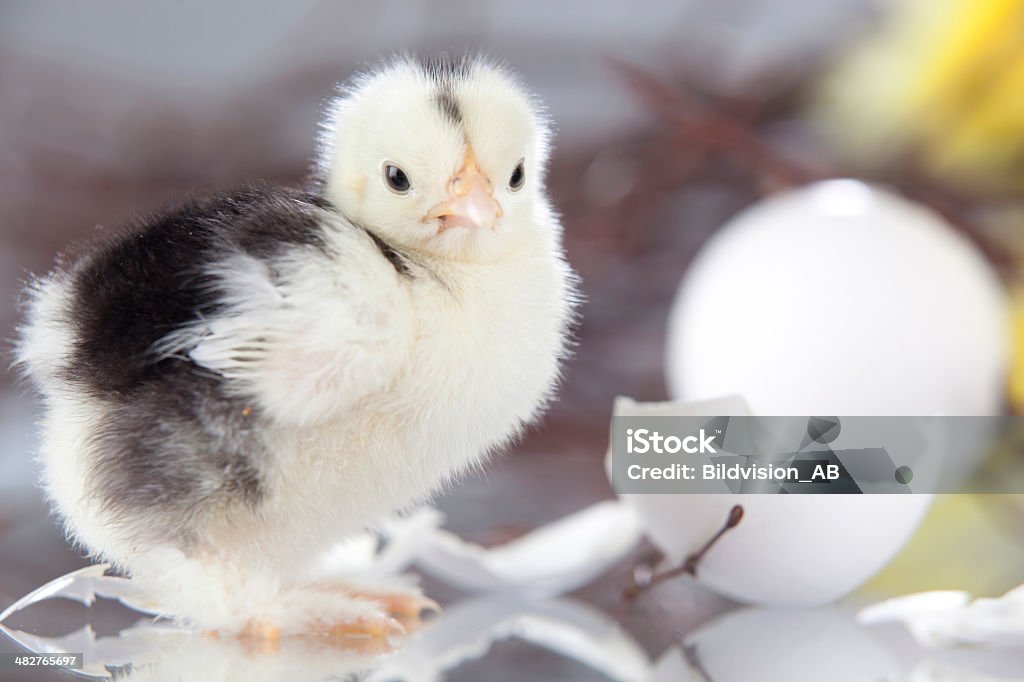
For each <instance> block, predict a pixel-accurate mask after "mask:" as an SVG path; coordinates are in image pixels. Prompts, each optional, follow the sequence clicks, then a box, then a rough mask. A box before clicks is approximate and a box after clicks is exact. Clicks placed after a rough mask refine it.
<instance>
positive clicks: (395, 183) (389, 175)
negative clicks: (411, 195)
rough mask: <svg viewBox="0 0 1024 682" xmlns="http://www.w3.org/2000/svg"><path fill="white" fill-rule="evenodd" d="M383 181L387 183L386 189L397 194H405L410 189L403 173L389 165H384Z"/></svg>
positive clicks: (406, 177)
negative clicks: (388, 188)
mask: <svg viewBox="0 0 1024 682" xmlns="http://www.w3.org/2000/svg"><path fill="white" fill-rule="evenodd" d="M384 179H385V180H386V181H387V183H388V187H390V188H391V189H392V190H393V191H395V192H398V193H399V194H405V193H406V192H408V191H409V188H410V187H412V185H411V184H410V183H409V176H407V175H406V174H405V171H404V170H402V169H401V168H399V167H398V166H395V165H393V164H390V163H388V164H385V165H384Z"/></svg>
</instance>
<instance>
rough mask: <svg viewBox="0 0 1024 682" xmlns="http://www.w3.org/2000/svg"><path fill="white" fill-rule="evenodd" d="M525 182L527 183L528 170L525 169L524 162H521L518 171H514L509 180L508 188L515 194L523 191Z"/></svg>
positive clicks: (517, 166)
mask: <svg viewBox="0 0 1024 682" xmlns="http://www.w3.org/2000/svg"><path fill="white" fill-rule="evenodd" d="M524 182H526V170H525V169H524V168H523V162H522V161H520V162H519V164H518V165H516V169H515V170H514V171H512V177H510V178H509V179H508V187H509V189H511V190H512V191H513V192H515V191H517V190H520V189H522V187H523V183H524Z"/></svg>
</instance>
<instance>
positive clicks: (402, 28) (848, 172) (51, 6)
mask: <svg viewBox="0 0 1024 682" xmlns="http://www.w3.org/2000/svg"><path fill="white" fill-rule="evenodd" d="M467 47H468V48H479V49H483V50H485V51H486V52H488V53H490V54H493V55H495V56H497V57H500V58H503V59H505V60H507V61H508V63H509V64H510V65H511V66H512V67H513V68H514V69H515V70H517V71H518V72H519V73H520V74H521V75H522V76H523V78H524V80H525V81H526V82H527V83H529V85H530V87H531V88H533V89H534V90H535V91H537V92H538V93H539V94H540V96H541V97H542V98H543V99H544V100H545V101H546V103H547V105H548V107H549V109H550V113H551V116H552V117H553V119H554V120H555V122H556V124H557V129H558V132H557V138H556V149H555V153H554V156H553V167H552V170H551V173H550V185H551V187H550V190H551V193H552V196H553V199H554V203H555V205H556V206H558V208H559V209H560V210H561V212H562V213H563V215H564V222H565V226H566V230H565V235H566V246H567V251H568V255H569V260H570V261H571V263H572V264H573V266H574V267H575V268H576V269H577V271H578V272H579V273H580V275H581V276H582V279H583V283H584V284H583V290H584V292H585V295H586V299H587V302H586V304H585V306H584V309H583V317H582V323H581V325H580V327H579V331H578V339H579V345H578V349H577V354H576V357H575V358H574V359H573V360H572V362H571V363H570V365H569V368H568V374H567V379H566V382H565V384H564V388H563V390H562V392H561V398H560V400H559V401H558V402H557V404H556V405H555V406H554V408H553V410H552V411H551V413H550V414H549V416H548V417H547V418H546V420H545V422H544V424H543V425H542V426H541V427H540V428H538V429H536V430H534V431H533V432H532V433H531V435H530V436H529V437H528V438H527V439H526V440H525V441H524V442H523V443H522V444H520V445H519V446H518V447H517V448H516V450H515V452H514V453H513V454H512V455H511V456H509V457H506V458H504V459H502V460H500V461H498V462H496V463H495V465H494V466H492V467H491V468H490V469H489V471H488V474H487V475H486V476H480V477H477V478H473V479H471V480H469V481H468V482H467V483H466V485H465V486H463V487H461V488H459V489H457V490H456V491H455V492H453V493H452V494H451V495H449V496H447V497H446V498H445V499H444V500H442V501H441V507H442V509H444V510H445V511H446V512H447V513H448V514H449V527H451V528H453V529H454V530H456V531H458V532H460V533H462V534H463V535H464V536H466V537H467V538H470V539H473V540H477V541H481V542H484V543H496V542H501V541H503V540H505V539H508V538H510V537H514V536H515V535H517V534H519V533H522V532H523V531H524V530H527V529H529V528H532V527H534V526H536V525H538V524H540V523H543V522H546V521H548V520H550V519H553V518H556V517H558V516H560V515H563V514H565V513H568V512H570V511H573V510H575V509H578V508H580V507H582V506H584V505H586V504H588V503H590V502H592V501H595V500H599V499H602V498H607V497H610V496H611V495H612V492H611V490H610V488H609V487H608V484H607V482H606V480H605V477H604V473H603V469H602V467H601V466H600V462H601V461H602V458H603V456H604V453H605V449H606V446H607V433H608V418H609V416H610V413H611V406H612V400H613V398H614V397H615V396H616V395H619V394H623V395H629V396H632V397H634V398H636V399H638V400H649V401H653V400H661V399H665V398H666V397H667V396H668V389H667V387H666V383H665V379H664V375H665V369H664V357H665V353H666V349H665V343H666V342H665V339H666V332H667V327H668V311H669V309H670V306H671V304H672V301H673V298H674V296H675V295H676V290H677V287H678V286H679V283H680V281H681V279H682V278H683V276H684V274H685V273H686V271H687V266H688V265H689V264H690V262H691V261H692V260H693V258H694V257H695V254H697V253H698V250H699V249H700V247H701V246H702V245H703V244H704V243H705V242H706V240H707V239H708V238H709V237H710V236H712V235H713V234H714V233H715V232H716V230H718V229H719V228H720V227H721V226H722V225H723V224H725V223H727V222H728V221H729V220H730V219H731V218H732V217H733V216H735V215H736V214H737V213H738V212H740V211H741V210H743V209H745V208H747V207H749V206H751V205H752V204H754V203H756V202H757V201H759V200H760V199H762V198H763V197H765V196H768V195H770V194H771V193H773V192H776V191H779V190H781V189H785V188H789V187H796V186H800V185H802V184H804V183H808V182H812V181H815V180H819V179H824V178H829V177H858V178H864V179H867V180H870V181H873V182H877V183H881V184H884V185H886V186H888V187H889V188H891V189H892V190H893V191H895V192H896V193H898V194H901V195H903V196H905V197H907V198H909V199H911V200H913V201H915V202H918V203H920V204H921V205H924V206H926V207H928V208H929V209H930V210H931V211H934V212H935V213H937V214H938V215H940V216H942V219H943V220H944V221H946V222H948V223H949V224H950V225H952V226H953V228H954V229H955V230H957V231H958V232H959V233H960V234H962V235H964V236H965V237H966V238H967V239H969V240H970V242H971V243H973V244H974V245H975V246H976V247H977V249H978V251H979V252H980V253H982V254H983V255H984V258H985V259H986V260H987V262H988V263H989V265H990V267H991V268H992V270H993V272H995V273H996V274H997V275H998V277H999V278H1000V281H1001V282H1002V283H1003V285H1004V286H1005V287H1006V292H1007V303H1006V313H1007V315H1008V316H1010V317H1011V318H1013V319H1018V318H1019V319H1020V320H1024V315H1018V314H1017V313H1015V311H1016V310H1017V307H1016V304H1015V303H1014V301H1016V300H1018V299H1017V297H1016V296H1015V295H1014V292H1015V286H1016V281H1017V277H1018V270H1019V268H1020V266H1021V265H1022V264H1024V230H1022V226H1024V96H1022V93H1024V2H1020V1H1017V0H977V1H971V0H931V1H929V2H925V1H920V0H902V1H889V2H881V1H876V2H872V1H870V0H658V1H655V2H646V3H643V4H642V6H640V5H638V3H635V2H628V1H625V0H622V1H618V0H602V1H601V2H591V3H586V4H574V5H570V4H568V3H550V2H544V1H542V0H519V1H517V2H497V1H470V0H459V1H455V2H451V1H446V2H440V1H439V0H435V1H419V2H392V1H382V2H376V3H358V2H327V1H326V0H293V1H292V2H289V3H275V2H263V1H260V2H253V1H251V0H246V1H242V0H230V1H223V2H217V3H205V2H199V1H177V2H172V1H167V2H152V3H137V2H132V1H131V0H121V1H110V0H101V1H98V2H92V3H63V2H55V1H50V0H34V1H28V0H24V1H18V0H8V1H7V2H4V3H2V4H0V242H2V249H0V334H2V335H3V336H4V337H5V338H11V337H13V334H14V331H13V330H14V326H15V324H16V320H17V316H18V310H17V305H16V300H17V295H18V291H19V289H20V287H21V286H22V284H23V282H24V281H25V280H26V278H27V277H28V276H29V275H30V273H42V272H44V271H46V270H47V269H48V268H49V267H50V265H51V263H52V261H53V258H54V256H55V254H56V253H57V252H58V250H60V249H62V248H63V247H64V246H65V245H67V244H68V243H69V242H73V241H79V240H85V239H89V238H92V237H94V236H96V235H97V234H102V233H103V232H104V231H106V230H110V229H113V228H115V227H116V226H118V225H120V224H122V223H124V222H125V221H127V220H130V219H131V218H132V217H133V216H137V215H139V214H140V213H143V212H146V211H152V210H156V209H159V208H160V207H161V206H163V205H165V204H166V203H167V202H169V201H170V200H172V199H174V198H175V197H178V196H180V195H181V194H183V193H185V192H188V191H191V190H196V189H211V188H218V187H230V186H234V185H238V184H241V183H244V182H246V181H250V180H255V179H266V180H272V181H277V182H281V183H287V184H293V185H299V184H301V183H302V182H303V181H304V178H305V176H306V174H307V172H308V170H309V167H310V160H311V158H312V156H313V154H314V150H315V145H314V142H315V136H316V125H317V120H318V117H319V114H320V112H321V111H322V108H323V106H324V104H325V101H326V99H327V98H328V97H329V96H330V94H331V92H332V88H333V86H334V84H335V83H336V82H337V81H340V80H345V79H347V78H348V77H349V76H350V75H351V74H353V73H354V72H355V71H357V70H359V69H360V68H363V67H364V66H366V65H368V64H372V63H374V62H375V61H377V60H378V59H379V58H382V57H385V56H387V55H389V54H391V53H393V52H395V51H410V50H411V51H416V52H419V53H425V54H430V53H438V52H443V51H448V52H456V53H458V52H461V51H463V50H464V49H465V48H467ZM906 258H907V259H908V262H912V261H913V259H914V254H912V253H909V254H906ZM869 271H870V267H869V265H866V267H865V273H868V272H869ZM865 276H867V275H865ZM1022 309H1024V308H1022ZM951 324H955V321H951ZM1022 325H1024V323H1022ZM1007 334H1008V338H1007V339H1006V343H1007V344H1008V345H1009V347H1011V348H1017V347H1020V345H1019V344H1016V343H1013V342H1012V339H1011V338H1010V337H1009V334H1010V332H1009V331H1008V332H1007ZM1013 355H1014V356H1016V355H1017V353H1016V352H1015V353H1013ZM964 361H965V362H970V361H971V359H970V358H965V360H964ZM5 364H6V363H5ZM1018 364H1019V363H1011V365H1012V367H1017V366H1018ZM807 371H808V372H812V371H814V369H813V368H809V369H808V370H807ZM882 381H884V379H882ZM881 389H882V390H884V385H883V386H882V387H881ZM999 390H1000V395H999V396H998V404H1000V405H1004V406H1005V407H1004V408H1001V409H1003V410H1004V411H1007V412H1013V411H1017V410H1024V372H1020V371H1016V370H1015V371H1013V372H1011V373H1010V375H1009V376H1008V377H1007V382H1006V384H1005V391H1004V387H1003V385H1000V388H999ZM34 410H35V407H34V404H33V402H32V400H31V399H30V397H29V396H28V394H27V393H26V392H25V391H24V390H19V389H18V387H17V386H16V382H15V378H14V376H13V375H12V374H11V373H0V605H4V604H6V603H8V602H10V601H11V600H13V599H14V598H15V597H17V596H19V595H20V594H22V593H24V592H26V591H28V590H29V589H31V588H33V587H35V586H36V585H38V584H40V583H41V582H42V581H43V580H44V579H48V578H51V577H54V576H56V575H59V574H61V573H63V572H65V571H66V570H69V569H70V568H73V567H74V566H76V565H79V564H81V563H83V560H82V559H81V558H80V557H78V556H77V555H76V554H75V553H74V552H73V551H72V550H70V549H67V548H66V547H65V545H64V543H63V539H62V537H61V535H60V532H59V530H58V529H57V528H56V526H55V524H54V522H53V521H52V520H51V519H49V518H48V517H47V514H46V510H45V506H44V504H43V502H42V501H41V499H40V496H39V494H38V492H37V491H36V490H35V489H34V488H33V487H32V486H33V481H34V472H33V465H32V460H31V453H32V451H33V447H34V446H33V440H34V436H33V426H32V423H33V419H34ZM1017 452H1018V450H1017V448H1016V447H1015V446H1014V444H1013V443H1010V444H1007V447H1006V448H1005V449H1004V451H1002V452H1001V453H1000V454H999V456H1001V457H1016V456H1017ZM541 471H544V472H547V475H546V476H543V477H542V476H538V475H537V474H538V472H541ZM524 498H529V499H530V500H532V501H536V503H533V502H531V504H524V503H523V499H524ZM1021 520H1022V515H1021V509H1020V506H1019V504H1018V503H1017V502H1016V501H1015V500H1014V499H1013V498H1011V497H999V496H984V497H977V498H969V497H962V498H961V497H957V498H949V499H943V500H940V501H939V502H938V504H936V506H935V508H934V509H933V511H932V514H931V515H930V516H929V518H928V520H927V521H926V523H925V526H924V528H923V529H922V531H921V532H920V533H918V534H917V535H916V536H915V538H914V540H913V541H912V542H911V543H910V545H909V546H908V547H907V548H906V550H905V551H904V552H903V553H902V554H901V555H900V556H899V557H898V558H897V560H896V562H895V563H894V564H893V565H891V566H890V567H889V568H888V569H887V570H886V571H885V572H883V574H882V575H880V576H879V577H877V578H876V579H875V581H874V582H873V583H872V584H870V585H869V586H868V587H867V588H865V590H866V591H865V593H864V594H866V595H876V594H892V593H902V592H906V591H911V590H922V589H930V588H939V587H950V588H962V589H968V590H972V591H974V592H976V593H980V594H999V593H1001V592H1002V591H1005V590H1006V589H1008V588H1009V587H1011V586H1014V585H1016V584H1019V583H1020V582H1022V581H1024V536H1022V535H1021V534H1020V532H1019V528H1020V524H1021ZM993 559H996V560H993ZM923 566H926V567H927V569H926V570H922V567H923ZM606 591H607V595H606V596H605V597H600V596H598V597H595V598H596V599H598V600H599V601H600V600H604V601H605V602H607V603H608V604H609V609H611V610H613V611H614V610H615V609H617V608H618V607H616V606H614V604H615V603H616V602H615V599H614V597H613V596H612V595H613V590H610V589H609V590H606ZM674 598H675V599H678V600H682V601H677V602H673V601H672V598H669V599H667V600H666V601H664V602H663V603H660V604H648V605H647V606H645V607H643V608H644V609H646V611H644V610H641V612H640V614H641V615H640V616H636V615H634V616H623V618H631V617H632V618H640V617H641V616H643V617H647V616H652V614H653V615H654V616H656V617H668V616H666V615H665V612H668V611H672V610H673V609H675V610H677V611H680V612H685V615H675V616H672V618H675V619H676V620H675V621H673V622H674V623H675V625H674V626H673V627H675V628H676V629H682V630H685V629H686V628H687V627H690V626H692V624H693V623H694V622H698V621H700V620H701V619H702V618H706V617H708V614H711V613H714V612H715V611H716V610H720V609H721V608H722V601H721V600H719V599H718V598H715V597H711V596H710V595H706V594H703V593H700V594H698V593H689V592H688V593H686V594H685V595H683V596H677V597H674ZM679 604H684V606H685V608H676V607H677V606H678V605H679ZM659 614H660V615H659ZM651 630H652V632H653V630H654V628H651ZM651 636H652V637H657V636H658V635H654V634H652V635H651ZM665 636H667V635H665ZM651 646H652V648H657V647H656V646H655V645H654V644H652V645H651Z"/></svg>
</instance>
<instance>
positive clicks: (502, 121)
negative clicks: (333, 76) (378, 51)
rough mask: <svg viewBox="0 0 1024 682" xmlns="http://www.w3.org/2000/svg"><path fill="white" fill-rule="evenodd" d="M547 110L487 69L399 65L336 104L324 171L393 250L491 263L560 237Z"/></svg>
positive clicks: (364, 80)
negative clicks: (543, 235) (546, 233)
mask: <svg viewBox="0 0 1024 682" xmlns="http://www.w3.org/2000/svg"><path fill="white" fill-rule="evenodd" d="M549 138H550V130H549V126H548V122H547V119H546V118H545V116H544V114H543V112H542V110H541V109H540V107H539V105H538V104H537V102H536V101H535V100H534V99H533V98H532V97H531V96H530V95H529V94H528V93H527V92H526V91H524V90H523V88H522V87H521V86H520V85H519V83H518V82H517V80H516V79H515V78H514V77H513V76H512V75H511V74H509V73H508V72H507V71H506V70H504V69H503V68H501V67H499V66H496V65H494V64H492V63H490V62H487V61H485V60H483V59H479V58H464V59H458V60H434V61H420V60H416V59H412V58H403V59H399V60H396V61H394V62H392V63H391V64H389V65H388V66H386V67H384V68H381V69H379V70H377V71H374V72H371V73H368V74H365V75H362V76H360V77H358V78H356V79H355V80H354V81H353V83H352V84H351V85H350V86H349V87H348V88H347V89H346V90H345V91H344V92H343V94H342V95H341V96H340V97H339V98H338V99H337V100H335V101H334V103H333V105H332V107H331V111H330V115H329V117H328V122H327V124H326V125H325V130H324V136H323V141H322V150H321V155H320V162H319V173H320V178H321V180H322V182H323V187H324V191H325V193H326V196H327V198H328V199H330V200H331V201H332V202H333V203H334V205H335V206H337V207H338V209H339V210H340V211H341V213H343V214H344V215H345V216H346V217H347V218H348V219H350V220H352V221H354V222H356V223H358V224H360V225H362V226H364V227H365V228H366V229H368V230H370V231H372V232H374V233H375V234H377V235H378V236H379V237H381V238H382V239H384V240H386V241H388V242H390V243H392V244H394V245H396V246H399V247H402V248H404V249H407V250H410V251H414V252H418V253H421V254H425V255H427V256H430V257H436V258H444V259H451V260H459V261H480V262H486V261H490V260H495V259H498V258H501V256H502V255H503V254H505V253H508V252H509V251H511V250H514V249H516V248H518V247H521V246H522V245H523V244H526V243H528V242H529V240H531V239H535V238H536V237H537V236H538V235H537V234H536V233H537V232H538V231H543V230H548V229H553V228H552V227H551V225H553V224H554V221H551V220H547V219H546V217H547V216H548V214H549V208H548V203H547V199H546V194H545V190H544V170H545V165H546V163H547V157H548V141H549Z"/></svg>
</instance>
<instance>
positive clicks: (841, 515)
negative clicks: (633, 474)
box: [606, 397, 931, 606]
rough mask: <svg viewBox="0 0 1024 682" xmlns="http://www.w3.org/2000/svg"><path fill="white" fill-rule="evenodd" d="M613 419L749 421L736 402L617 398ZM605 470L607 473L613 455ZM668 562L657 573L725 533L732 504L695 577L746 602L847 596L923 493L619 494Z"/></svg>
mask: <svg viewBox="0 0 1024 682" xmlns="http://www.w3.org/2000/svg"><path fill="white" fill-rule="evenodd" d="M614 415H615V416H749V415H750V410H749V409H748V408H747V406H746V404H745V403H744V401H743V400H742V399H740V398H736V397H734V398H725V399H722V400H712V401H706V402H690V403H683V402H664V403H637V402H634V401H633V400H632V399H630V398H624V397H620V398H618V399H617V400H616V402H615V411H614ZM606 464H607V467H608V471H610V470H611V469H610V467H611V451H609V452H608V455H607V460H606ZM619 499H620V500H622V502H623V503H624V504H626V505H627V506H629V507H632V508H633V509H634V510H635V511H636V512H637V514H638V515H639V516H640V518H641V520H642V523H643V526H644V530H645V532H646V534H647V536H648V537H649V538H650V539H651V541H652V542H653V543H654V544H655V545H656V546H657V547H658V549H659V550H661V552H662V553H663V554H664V555H665V560H664V561H663V562H662V564H661V565H660V566H659V567H658V570H659V571H664V570H669V569H672V568H674V567H676V566H678V565H680V564H681V563H682V562H684V561H685V560H686V558H687V557H688V556H689V555H691V554H693V553H694V552H697V551H699V550H700V548H701V547H702V546H703V545H704V544H705V543H706V542H707V541H708V539H709V538H711V537H713V536H714V535H715V534H716V533H717V532H719V530H720V529H721V528H722V526H723V524H724V523H725V522H726V520H727V519H728V518H729V514H730V511H731V510H732V508H733V507H734V506H736V505H740V506H742V507H743V519H742V521H741V522H740V523H739V524H738V525H737V526H736V527H735V528H732V529H730V530H729V531H728V532H727V533H725V534H724V535H723V536H722V538H721V539H720V540H719V541H718V542H716V543H715V544H714V545H713V546H712V547H711V549H710V550H709V551H708V552H707V553H706V554H705V555H704V556H703V557H702V558H701V560H700V563H699V565H698V567H697V571H696V579H697V581H698V582H700V583H701V584H702V585H705V586H707V587H709V588H711V589H712V590H714V591H715V592H718V593H719V594H722V595H724V596H726V597H730V598H732V599H736V600H738V601H741V602H745V603H749V604H762V605H769V606H815V605H820V604H827V603H830V602H833V601H836V600H837V599H840V598H842V597H844V596H845V595H847V594H849V593H850V592H851V591H853V590H854V589H856V588H857V587H858V586H860V585H861V584H862V583H864V582H865V581H866V580H868V578H870V577H871V576H873V575H874V574H875V573H877V572H878V571H879V570H880V569H881V568H882V567H884V566H885V565H886V564H887V563H889V561H890V560H891V559H892V558H893V557H894V556H895V555H896V553H897V552H898V551H899V550H900V548H901V547H903V545H904V544H905V543H906V542H907V540H908V539H909V538H910V536H911V535H912V534H913V532H914V530H915V529H916V528H917V526H918V524H919V523H920V521H921V519H922V518H923V517H924V514H925V512H926V511H927V510H928V507H929V505H930V502H931V496H929V495H720V494H655V493H651V494H620V495H619Z"/></svg>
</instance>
